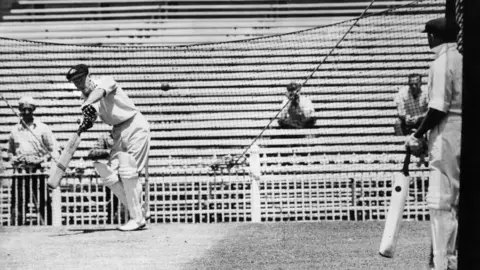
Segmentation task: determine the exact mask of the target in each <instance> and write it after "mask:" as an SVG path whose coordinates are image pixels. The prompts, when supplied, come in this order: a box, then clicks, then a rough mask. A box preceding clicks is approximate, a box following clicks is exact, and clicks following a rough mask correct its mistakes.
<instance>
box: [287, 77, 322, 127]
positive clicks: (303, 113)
mask: <svg viewBox="0 0 480 270" xmlns="http://www.w3.org/2000/svg"><path fill="white" fill-rule="evenodd" d="M300 88H301V85H299V84H298V83H296V82H291V83H290V84H289V85H288V86H287V94H286V97H285V99H284V100H283V102H282V105H281V107H282V108H283V109H282V111H281V112H280V114H279V115H278V118H279V119H278V125H279V126H280V128H311V127H313V126H314V125H315V121H316V119H315V117H314V116H313V113H314V112H315V109H314V107H313V103H312V101H310V100H309V99H308V98H306V97H305V96H300V94H299V93H298V92H299V91H300ZM289 100H291V102H290V104H288V105H287V106H285V105H286V104H287V102H288V101H289Z"/></svg>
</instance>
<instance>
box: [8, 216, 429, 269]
mask: <svg viewBox="0 0 480 270" xmlns="http://www.w3.org/2000/svg"><path fill="white" fill-rule="evenodd" d="M402 226H403V227H402V230H401V232H400V234H401V238H400V240H399V242H398V246H397V253H396V257H395V258H393V259H387V258H383V257H381V256H379V255H378V247H379V242H380V238H381V233H382V230H383V222H345V221H343V222H286V223H259V224H252V223H243V224H239V223H237V224H150V225H149V226H148V228H147V229H146V230H142V231H137V232H129V233H127V232H120V231H116V230H115V228H114V227H86V226H83V227H61V228H53V227H37V228H34V227H0V269H427V258H428V252H429V236H428V228H429V227H428V226H429V223H428V222H413V221H405V222H404V223H403V225H402Z"/></svg>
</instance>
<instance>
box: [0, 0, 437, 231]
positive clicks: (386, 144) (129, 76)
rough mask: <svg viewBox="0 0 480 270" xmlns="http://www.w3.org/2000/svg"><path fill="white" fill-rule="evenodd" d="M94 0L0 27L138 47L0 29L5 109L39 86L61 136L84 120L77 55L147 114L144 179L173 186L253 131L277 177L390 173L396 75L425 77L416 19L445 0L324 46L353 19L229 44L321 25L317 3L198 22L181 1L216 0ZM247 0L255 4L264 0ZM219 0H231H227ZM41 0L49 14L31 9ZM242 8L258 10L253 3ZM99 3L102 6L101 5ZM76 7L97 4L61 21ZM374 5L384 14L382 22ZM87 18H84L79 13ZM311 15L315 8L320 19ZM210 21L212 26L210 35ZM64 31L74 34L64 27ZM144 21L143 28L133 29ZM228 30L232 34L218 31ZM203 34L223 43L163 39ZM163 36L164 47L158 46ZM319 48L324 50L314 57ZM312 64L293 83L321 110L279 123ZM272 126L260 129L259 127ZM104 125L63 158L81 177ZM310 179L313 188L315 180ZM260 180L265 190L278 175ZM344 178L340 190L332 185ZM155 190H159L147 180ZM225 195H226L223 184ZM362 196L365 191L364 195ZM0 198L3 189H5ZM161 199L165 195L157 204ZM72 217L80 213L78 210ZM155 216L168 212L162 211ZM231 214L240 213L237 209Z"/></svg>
mask: <svg viewBox="0 0 480 270" xmlns="http://www.w3.org/2000/svg"><path fill="white" fill-rule="evenodd" d="M93 2H94V1H89V0H85V1H80V0H78V1H66V0H56V1H47V0H29V1H19V6H18V7H16V8H15V9H14V10H12V12H11V14H10V15H6V16H5V17H4V21H3V22H2V23H0V33H1V34H2V35H4V36H7V37H8V36H9V35H10V38H19V39H22V38H26V39H31V40H37V41H42V42H43V41H49V42H58V43H73V44H77V43H78V44H80V43H82V44H108V45H113V44H129V45H131V44H136V45H146V46H138V47H135V46H118V47H117V46H74V45H57V44H49V43H42V42H29V41H17V40H14V39H0V51H1V52H2V60H3V61H1V62H0V85H1V94H2V95H3V96H4V97H5V98H7V99H8V101H9V103H10V104H11V105H12V106H14V107H16V106H17V101H18V99H19V98H20V97H21V96H24V95H31V96H34V97H36V98H37V100H39V102H40V107H39V108H38V109H37V111H36V115H37V117H38V118H39V119H40V120H42V121H44V122H45V123H47V124H48V125H49V126H50V127H51V128H52V129H53V130H54V133H55V136H56V137H57V138H58V139H59V141H60V143H61V144H62V145H65V143H66V141H67V140H68V138H69V136H70V135H71V134H72V132H73V131H74V130H75V129H76V127H77V124H76V121H77V118H79V117H80V110H79V106H78V105H79V104H80V101H79V96H78V93H76V91H74V86H73V85H72V84H70V83H68V82H66V80H65V72H66V71H67V70H68V68H69V67H70V66H72V65H74V64H77V63H80V62H82V63H85V64H88V65H90V66H91V70H92V72H93V73H94V76H95V75H112V76H113V77H114V78H115V79H116V80H117V81H118V82H119V84H120V86H121V87H122V88H123V89H124V90H125V91H126V92H127V93H128V94H129V95H130V96H131V97H132V98H133V100H134V102H135V103H136V104H137V106H138V108H139V110H140V111H142V112H143V113H144V114H145V115H146V117H147V118H148V120H149V121H150V124H151V131H152V144H151V145H152V148H151V152H150V165H151V170H150V174H151V175H152V178H153V179H154V180H155V179H157V180H158V179H162V181H163V180H164V179H166V178H168V179H170V181H172V183H173V182H175V181H176V180H178V181H184V182H189V180H192V181H197V182H202V181H203V180H205V179H210V180H211V175H212V173H214V172H212V169H211V167H210V165H211V164H212V163H213V162H215V161H216V160H217V159H219V158H221V157H222V156H225V155H232V156H238V155H241V154H244V151H245V150H246V149H247V147H248V146H249V145H250V144H251V143H252V142H253V140H254V139H256V138H257V136H259V135H260V134H261V136H260V138H258V144H259V146H260V149H261V168H262V171H263V172H264V173H265V174H266V178H265V179H268V177H270V176H272V177H273V176H274V175H277V174H281V175H288V174H292V175H293V174H295V175H296V176H295V177H301V176H312V175H315V174H321V173H323V174H328V173H344V174H345V176H346V177H352V178H354V179H356V178H357V176H358V174H362V173H371V172H373V173H377V172H392V171H398V170H399V169H400V168H401V166H400V165H399V163H400V162H402V161H403V158H404V146H403V139H404V138H402V137H396V136H393V135H394V130H393V123H394V121H395V117H396V108H395V104H394V102H393V97H394V94H395V93H396V92H397V91H398V89H399V87H401V86H403V85H405V83H406V76H407V75H408V74H409V73H411V72H416V73H421V74H425V75H426V73H427V69H428V65H429V61H430V60H431V56H432V55H431V53H430V52H429V50H428V46H427V42H426V39H425V36H424V35H423V34H422V33H420V30H421V28H422V27H423V25H422V24H421V23H420V22H423V21H426V20H428V19H430V18H434V17H437V15H438V14H439V13H441V12H443V4H442V3H437V1H426V2H427V3H426V4H424V5H419V6H418V9H419V11H418V12H404V13H402V12H397V13H395V12H393V13H391V14H389V15H386V16H385V15H384V14H378V15H375V16H371V17H369V18H366V19H362V20H360V21H359V22H358V24H357V25H356V27H355V28H354V29H353V30H352V31H351V32H350V33H349V34H348V35H347V37H346V38H345V40H343V41H342V42H341V43H340V46H339V47H338V48H336V49H335V50H333V53H332V54H331V55H328V54H329V53H330V52H331V49H332V48H333V47H334V46H335V44H336V43H337V42H338V41H339V40H340V38H341V37H342V36H343V34H344V33H345V32H346V31H347V30H348V29H349V28H350V26H351V25H352V24H353V21H347V22H344V23H338V24H337V25H335V26H325V27H319V28H314V29H310V30H308V31H305V32H298V33H292V34H289V35H277V36H272V37H263V38H256V39H250V40H246V41H238V42H224V41H227V40H229V39H230V38H231V39H242V38H247V37H254V36H255V37H256V35H257V36H265V35H271V34H280V33H285V32H288V31H297V30H304V29H306V28H311V27H315V26H318V25H319V23H320V24H321V20H322V19H321V18H322V17H321V16H320V15H318V16H317V15H315V14H313V13H312V14H313V15H311V16H312V17H309V18H304V19H299V18H300V15H298V14H301V12H298V11H297V10H296V9H294V8H293V7H296V6H300V5H303V4H295V5H293V4H289V5H290V8H287V9H286V10H288V11H289V12H290V11H291V12H292V14H297V17H292V18H293V19H292V18H279V17H281V16H277V17H276V18H265V16H264V15H265V14H266V13H264V14H263V16H264V17H260V16H259V17H256V18H254V17H255V14H256V13H253V14H252V15H251V17H248V16H246V15H245V16H244V17H242V18H234V19H232V18H230V19H226V18H215V19H200V18H197V17H195V16H196V15H194V14H195V13H198V14H200V13H202V14H204V13H206V12H207V11H206V10H203V9H198V10H195V9H192V10H191V11H192V12H190V11H188V12H187V11H182V10H185V9H186V8H185V7H186V6H188V5H191V4H192V3H194V4H196V6H195V7H197V8H199V7H200V4H199V3H202V4H203V3H205V4H207V3H213V2H212V1H209V2H207V1H175V2H176V3H177V5H171V6H169V8H168V10H169V13H170V12H172V14H175V15H172V16H171V17H168V19H162V20H159V19H154V18H143V19H141V20H140V19H135V20H130V19H132V18H133V16H132V17H129V20H127V21H125V22H122V23H120V22H119V21H116V20H111V18H113V17H109V16H105V17H101V16H100V15H109V14H110V15H112V14H122V16H128V15H126V14H132V13H135V12H137V11H138V10H140V9H142V8H143V9H142V11H145V12H143V13H142V14H144V13H145V14H147V13H148V12H149V11H148V9H147V8H145V7H148V6H153V5H156V2H159V1H148V0H144V1H132V0H130V1H120V0H118V1H114V0H103V1H95V3H93ZM100 2H101V3H100ZM127 2H128V3H129V4H132V3H133V4H138V6H135V5H133V6H132V7H136V8H137V9H138V10H137V11H135V12H133V11H132V12H123V11H122V9H123V8H122V7H123V6H126V5H127V4H126V3H127ZM217 2H218V1H217ZM225 2H227V1H225ZM234 2H235V1H234ZM251 2H252V3H253V2H255V5H257V4H258V5H260V4H259V3H258V2H259V1H251ZM305 2H306V3H307V2H308V1H305ZM61 3H63V4H64V5H66V4H72V3H77V4H79V5H78V7H77V6H72V8H71V9H70V10H69V11H65V12H58V13H57V12H55V9H58V10H56V11H60V9H64V8H65V7H62V6H61V5H62V4H61ZM80 3H81V5H80ZM115 3H116V5H114V4H115ZM170 3H171V2H170ZM228 3H229V4H231V1H228ZM103 4H105V5H103ZM107 4H108V5H107ZM398 4H405V3H404V2H383V1H381V2H378V4H377V6H375V7H376V8H377V10H374V11H378V10H380V9H382V10H383V9H386V8H387V7H388V6H391V5H398ZM211 5H212V6H210V8H212V10H211V11H212V12H208V13H209V14H212V17H215V16H214V15H215V14H214V13H215V12H213V10H215V8H214V7H213V4H211ZM277 5H278V6H279V5H287V4H281V3H278V4H277ZM305 5H307V4H305ZM308 5H311V6H310V7H313V6H315V7H318V8H319V9H318V10H321V11H323V12H326V11H325V9H324V8H323V7H324V5H326V4H311V3H310V4H308ZM308 5H307V6H308ZM330 5H331V4H330ZM365 5H366V2H362V3H359V4H358V5H353V6H355V7H357V8H358V9H355V11H346V13H345V14H344V15H342V16H344V17H341V16H339V15H338V14H335V16H338V17H335V18H342V19H343V18H350V17H353V16H356V15H358V14H359V12H361V10H363V7H365ZM40 6H41V7H44V8H45V9H44V11H48V12H43V13H42V12H37V11H36V10H37V8H39V7H40ZM225 6H229V5H225ZM248 6H252V7H249V8H254V7H253V6H254V4H249V5H248ZM339 6H341V5H340V4H339ZM275 7H277V6H274V7H272V8H275ZM102 9H105V10H107V9H109V10H110V11H109V13H102V12H100V11H98V10H102ZM132 9H133V8H132ZM22 10H23V11H22ZM80 10H82V11H80ZM84 11H85V12H89V13H88V14H90V13H91V12H92V11H95V13H91V14H93V15H98V20H76V19H75V20H71V21H68V22H67V21H66V20H67V19H68V18H75V16H73V17H68V16H71V15H75V14H77V15H78V14H83V13H82V12H84ZM121 11H122V12H121ZM218 12H219V13H218V14H217V15H218V16H220V14H221V13H222V12H223V13H224V14H229V13H228V12H231V11H228V10H220V11H218ZM295 12H297V13H295ZM319 12H320V11H319ZM187 13H188V14H187ZM52 14H53V16H54V17H55V16H57V15H59V14H62V16H61V17H58V18H62V20H65V21H62V23H59V22H60V21H55V22H51V21H48V20H50V19H48V20H44V21H42V18H45V19H46V18H47V17H46V16H47V15H48V16H50V15H52ZM85 14H87V13H85ZM242 14H243V13H242ZM271 14H274V12H272V13H271ZM275 14H277V13H275ZM278 14H282V12H279V13H278ZM9 16H10V17H9ZM15 16H17V17H15ZM182 16H184V17H182ZM189 16H190V17H189ZM192 16H193V17H192ZM272 16H273V15H272ZM315 16H317V17H315ZM382 16H385V17H388V19H384V20H381V19H379V18H382ZM76 17H79V16H76ZM87 17H88V16H84V18H85V19H87ZM82 18H83V17H82ZM91 18H93V17H91ZM91 18H90V19H91ZM312 18H318V21H317V20H312ZM68 20H69V19H68ZM259 23H260V25H259ZM262 23H263V24H262ZM237 25H240V26H238V27H237ZM255 27H258V29H255ZM202 29H203V30H202ZM207 29H208V30H207ZM77 30H78V31H77ZM145 30H148V31H145ZM217 30H218V32H217V33H213V32H215V31H217ZM257 30H258V32H255V31H257ZM72 31H75V32H76V33H75V34H72ZM212 31H213V32H212ZM142 32H145V33H148V34H145V33H144V35H142ZM152 32H155V33H152ZM226 33H229V34H228V35H231V36H230V37H226ZM69 35H70V36H69ZM199 37H202V38H203V39H202V38H199ZM215 37H217V38H218V39H216V38H215ZM204 41H205V42H206V41H208V42H212V41H222V43H218V44H204V45H192V46H170V45H178V44H189V43H198V42H204ZM158 44H163V45H169V46H153V45H158ZM327 55H328V58H326V57H327ZM325 58H326V61H325V62H323V64H322V65H320V66H319V64H320V63H321V62H322V61H324V60H325ZM317 67H319V68H318V70H317V71H316V72H314V76H313V77H312V78H310V79H309V80H308V81H307V82H306V84H305V86H304V87H303V88H302V91H301V94H302V95H305V96H308V97H309V98H311V99H312V101H313V103H314V107H315V116H316V117H317V122H316V124H315V127H314V128H312V129H300V130H283V129H279V128H278V126H277V122H276V120H275V119H274V118H275V117H276V114H277V112H278V111H279V110H280V104H281V101H282V99H283V97H284V94H285V92H286V88H285V86H286V85H287V84H288V83H289V82H290V81H292V80H296V81H298V82H302V81H303V80H304V79H305V78H307V76H309V75H310V74H311V73H312V72H313V71H314V70H315V68H317ZM163 82H168V83H169V84H170V85H171V86H172V89H171V90H170V91H168V92H163V91H161V90H160V85H161V83H163ZM424 82H425V80H424ZM0 117H2V122H1V123H0V143H1V144H5V142H6V141H7V138H8V135H9V132H10V129H11V127H12V126H13V125H14V124H15V123H16V122H18V119H17V117H16V116H14V115H13V113H12V111H11V110H10V108H9V107H8V106H7V105H6V104H5V103H4V102H3V101H2V102H0ZM270 122H271V124H270ZM269 124H270V125H269ZM267 125H268V128H266V129H265V130H263V129H264V128H265V127H266V126H267ZM109 129H110V127H108V126H106V125H104V124H100V123H97V124H96V125H95V126H94V127H93V129H92V130H91V131H89V132H86V133H85V134H83V135H82V136H83V141H82V143H81V144H80V148H79V150H78V151H77V152H76V153H75V156H74V160H73V161H72V163H71V168H75V167H77V168H84V167H86V170H85V171H84V175H85V176H91V175H93V174H94V173H93V170H92V168H91V164H90V163H89V162H85V161H84V160H83V159H82V158H84V157H85V156H86V154H87V152H88V150H89V149H90V148H91V147H92V146H93V144H94V143H95V140H96V139H97V138H98V137H99V135H101V134H104V133H106V132H108V130H109ZM413 161H414V162H413V163H412V165H411V166H410V168H411V170H412V171H416V170H423V169H424V168H419V167H417V165H416V164H415V162H416V161H418V160H417V159H415V158H414V159H413ZM243 169H244V168H241V169H238V171H235V172H236V173H238V174H239V175H245V172H242V171H241V170H243ZM202 177H203V178H202ZM87 180H88V179H87ZM88 181H89V180H88ZM205 181H206V180H205ZM285 181H288V180H285ZM192 183H193V182H192ZM311 184H312V185H318V183H317V182H314V181H313V182H312V183H311ZM264 185H272V187H273V186H275V185H276V184H274V183H265V184H264ZM278 185H279V186H281V185H283V184H282V183H279V184H278ZM162 188H163V187H162ZM242 188H245V187H242ZM342 188H343V187H339V189H340V192H342V190H341V189H342ZM165 189H167V187H165ZM274 189H277V186H275V188H274ZM2 191H3V190H2ZM155 192H159V191H158V190H157V189H155ZM222 192H225V194H230V193H229V192H230V191H229V190H228V189H226V190H222ZM282 192H283V191H282ZM305 192H306V191H305ZM312 192H317V191H312ZM318 192H320V191H318ZM307 193H308V192H307ZM307 193H305V194H307ZM72 194H73V195H68V194H67V195H68V196H72V197H79V196H81V192H80V191H72ZM79 194H80V195H79ZM308 194H310V193H308ZM339 194H340V193H339ZM310 195H312V194H310ZM0 196H3V195H1V194H0ZM68 196H67V197H68ZM159 196H160V195H159ZM315 196H318V197H328V196H330V195H329V194H327V193H321V194H320V193H318V194H313V195H312V199H311V200H305V202H304V204H306V205H312V204H315V203H319V202H315ZM280 197H281V196H280ZM280 197H279V198H274V199H272V201H270V202H267V204H271V205H273V206H272V207H273V208H275V207H274V205H277V204H287V205H288V204H289V203H290V202H285V200H286V199H285V197H281V198H280ZM363 197H364V201H365V202H368V196H363ZM0 199H2V200H3V199H4V196H3V197H1V198H0ZM197 199H198V198H197ZM354 199H357V198H356V197H349V198H346V199H343V198H338V199H335V202H334V203H339V205H351V204H352V200H354ZM332 200H333V199H332ZM98 204H99V205H97V206H96V207H103V206H104V205H105V199H104V198H103V197H99V202H98ZM0 206H1V205H0ZM156 207H169V206H168V205H166V206H162V205H161V204H160V203H159V204H158V205H157V206H156ZM287 208H288V207H287ZM287 208H285V209H287ZM291 208H292V209H291V210H292V211H297V210H298V209H297V210H296V206H295V205H293V206H291ZM158 209H160V208H158ZM270 210H271V209H270ZM270 210H268V209H266V210H265V211H270ZM0 211H3V210H2V209H0ZM92 211H96V210H92ZM285 211H287V210H285ZM285 211H283V210H278V212H276V211H273V212H269V213H267V219H271V220H276V219H278V218H280V219H282V220H284V218H283V217H284V216H288V213H287V212H288V211H290V210H288V211H287V212H285ZM302 211H304V210H302ZM73 212H75V211H73ZM71 215H72V216H73V215H77V216H81V215H83V214H82V213H81V211H80V212H79V213H74V214H71ZM99 215H101V213H99ZM245 215H246V214H245ZM312 215H315V214H312ZM349 215H350V213H349V212H348V211H343V210H340V212H338V213H333V216H334V218H335V217H340V218H343V217H345V216H346V217H347V218H350V217H349ZM68 218H70V217H68ZM72 218H73V217H72ZM157 218H158V219H162V220H168V219H172V217H165V216H162V217H157ZM192 218H193V217H192ZM222 218H224V217H222ZM236 218H238V219H241V218H243V219H246V217H244V216H242V217H236ZM75 222H76V221H75Z"/></svg>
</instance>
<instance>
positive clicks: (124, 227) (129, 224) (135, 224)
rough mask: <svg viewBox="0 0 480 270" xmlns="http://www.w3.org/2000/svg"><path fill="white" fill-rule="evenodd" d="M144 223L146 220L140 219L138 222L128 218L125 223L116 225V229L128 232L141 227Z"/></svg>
mask: <svg viewBox="0 0 480 270" xmlns="http://www.w3.org/2000/svg"><path fill="white" fill-rule="evenodd" d="M146 225H147V222H146V221H145V219H142V221H140V222H137V221H135V220H133V219H130V220H129V221H128V222H127V223H126V224H125V225H122V226H120V227H118V229H119V230H120V231H123V232H129V231H136V230H140V229H143V228H145V226H146Z"/></svg>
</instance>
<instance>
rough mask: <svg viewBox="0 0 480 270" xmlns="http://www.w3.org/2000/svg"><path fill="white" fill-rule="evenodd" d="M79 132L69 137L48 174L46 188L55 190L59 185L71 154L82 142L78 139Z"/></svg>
mask: <svg viewBox="0 0 480 270" xmlns="http://www.w3.org/2000/svg"><path fill="white" fill-rule="evenodd" d="M80 135H81V132H80V130H78V131H77V132H75V134H73V135H72V137H70V139H69V140H68V142H67V145H66V146H65V148H64V149H63V151H62V154H61V155H60V158H59V159H58V160H57V161H56V164H55V165H53V166H52V167H51V168H50V172H49V174H48V182H47V184H48V187H49V188H51V189H55V188H57V187H58V184H60V180H62V178H63V174H64V173H65V171H66V170H67V168H68V164H69V163H70V160H71V159H72V157H73V154H74V153H75V151H76V150H77V148H78V145H79V144H80V142H81V141H82V138H81V137H80Z"/></svg>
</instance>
